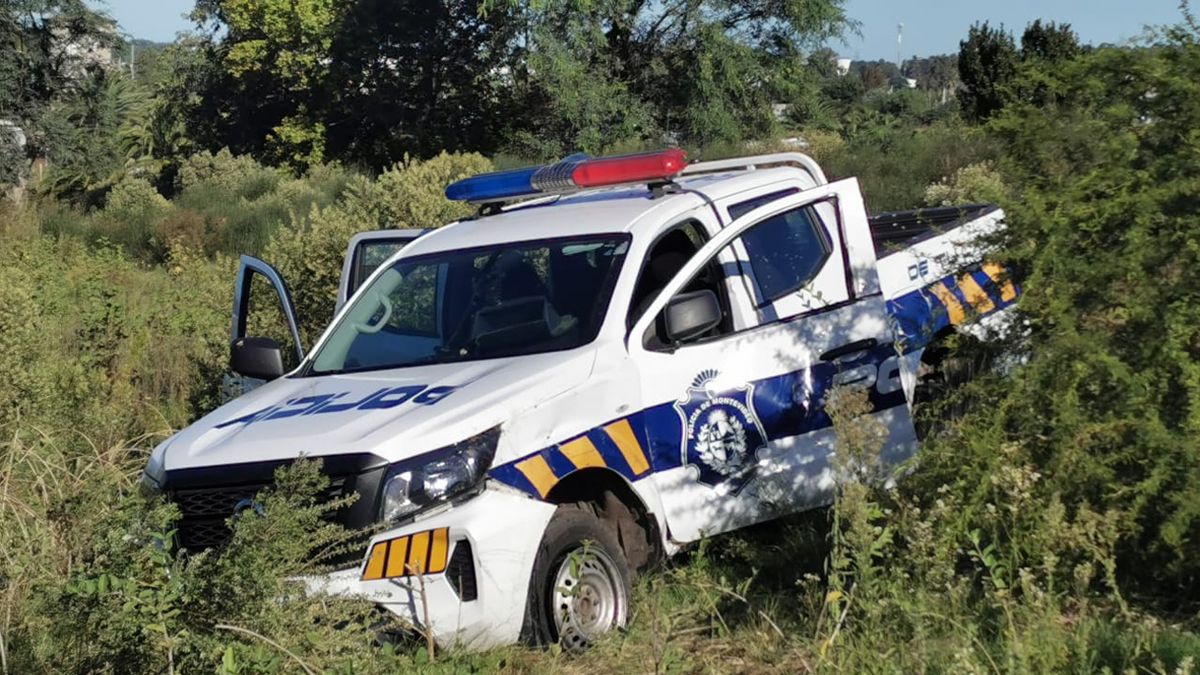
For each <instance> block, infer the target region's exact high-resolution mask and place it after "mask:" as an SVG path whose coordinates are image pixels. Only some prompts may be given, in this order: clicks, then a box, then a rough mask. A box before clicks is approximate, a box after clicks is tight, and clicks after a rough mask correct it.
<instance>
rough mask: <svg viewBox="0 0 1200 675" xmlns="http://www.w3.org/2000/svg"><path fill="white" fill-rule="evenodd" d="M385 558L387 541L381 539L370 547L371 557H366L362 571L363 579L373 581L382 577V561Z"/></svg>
mask: <svg viewBox="0 0 1200 675" xmlns="http://www.w3.org/2000/svg"><path fill="white" fill-rule="evenodd" d="M386 559H387V542H386V541H381V542H379V543H378V544H375V546H374V547H373V548H372V549H371V557H370V558H368V559H367V569H366V570H365V571H364V572H363V581H373V580H375V579H382V578H383V561H384V560H386Z"/></svg>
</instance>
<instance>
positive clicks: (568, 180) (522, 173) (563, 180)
mask: <svg viewBox="0 0 1200 675" xmlns="http://www.w3.org/2000/svg"><path fill="white" fill-rule="evenodd" d="M686 166H687V153H685V152H684V151H683V150H680V149H679V148H672V149H670V150H661V151H658V152H643V153H638V154H634V155H620V156H616V157H595V158H593V157H588V156H587V155H572V156H571V157H568V158H566V159H564V160H562V161H561V162H558V163H556V164H549V165H545V166H531V167H526V168H524V169H510V170H508V171H496V172H493V173H484V174H480V175H478V176H471V177H470V178H464V179H463V180H460V181H457V182H454V183H451V184H450V185H449V186H447V187H446V198H447V199H451V200H453V201H457V202H474V203H492V202H504V201H509V200H513V199H517V198H520V197H536V196H538V195H554V194H565V193H568V192H575V191H578V190H584V189H587V188H593V187H604V186H610V185H624V184H628V183H642V182H653V181H667V180H670V179H672V178H674V177H675V176H678V175H679V173H680V172H682V171H683V169H684V167H686Z"/></svg>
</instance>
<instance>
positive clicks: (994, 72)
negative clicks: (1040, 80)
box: [958, 22, 1017, 121]
mask: <svg viewBox="0 0 1200 675" xmlns="http://www.w3.org/2000/svg"><path fill="white" fill-rule="evenodd" d="M1016 73H1017V49H1016V45H1015V44H1014V43H1013V37H1012V34H1010V33H1008V32H1007V31H1005V30H1004V28H1003V26H1002V27H1000V28H991V27H989V26H988V24H987V22H984V23H983V24H982V25H980V24H975V25H973V26H971V30H970V32H969V33H968V34H967V39H966V40H963V41H962V42H960V43H959V51H958V75H959V78H960V79H961V80H962V88H961V89H959V91H958V101H959V104H960V105H961V106H962V111H963V114H964V115H965V116H966V117H967V118H968V119H971V120H975V121H981V120H986V119H988V118H989V117H991V116H992V115H993V114H995V113H996V112H997V111H998V110H1000V109H1001V108H1002V107H1004V101H1005V89H1006V88H1007V87H1008V86H1009V84H1010V83H1011V81H1012V79H1013V77H1014V76H1015V75H1016Z"/></svg>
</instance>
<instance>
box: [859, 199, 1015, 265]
mask: <svg viewBox="0 0 1200 675" xmlns="http://www.w3.org/2000/svg"><path fill="white" fill-rule="evenodd" d="M999 208H1000V207H999V206H996V205H995V204H964V205H962V206H938V207H932V208H926V209H916V210H913V211H891V212H888V213H879V214H876V215H874V216H871V218H870V221H869V222H870V225H871V238H872V239H874V240H875V255H876V256H877V257H879V258H882V257H884V256H885V255H888V254H889V253H892V252H895V251H897V250H899V249H902V248H906V247H908V246H912V245H913V244H915V243H917V242H919V241H921V240H923V239H926V238H929V237H934V236H937V235H939V234H941V233H943V232H946V231H947V230H952V229H954V228H955V227H958V226H959V225H962V224H964V223H968V222H970V221H972V220H975V219H976V218H980V217H983V216H985V215H987V214H989V213H991V212H993V211H996V210H997V209H999Z"/></svg>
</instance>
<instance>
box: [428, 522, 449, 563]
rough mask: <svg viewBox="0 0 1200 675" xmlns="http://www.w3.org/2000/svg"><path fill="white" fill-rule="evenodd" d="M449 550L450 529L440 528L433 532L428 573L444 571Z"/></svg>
mask: <svg viewBox="0 0 1200 675" xmlns="http://www.w3.org/2000/svg"><path fill="white" fill-rule="evenodd" d="M449 548H450V528H447V527H440V528H438V529H436V530H434V531H433V543H432V544H431V546H430V549H429V573H430V574H437V573H438V572H441V571H442V570H444V569H446V558H447V557H448V554H449Z"/></svg>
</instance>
